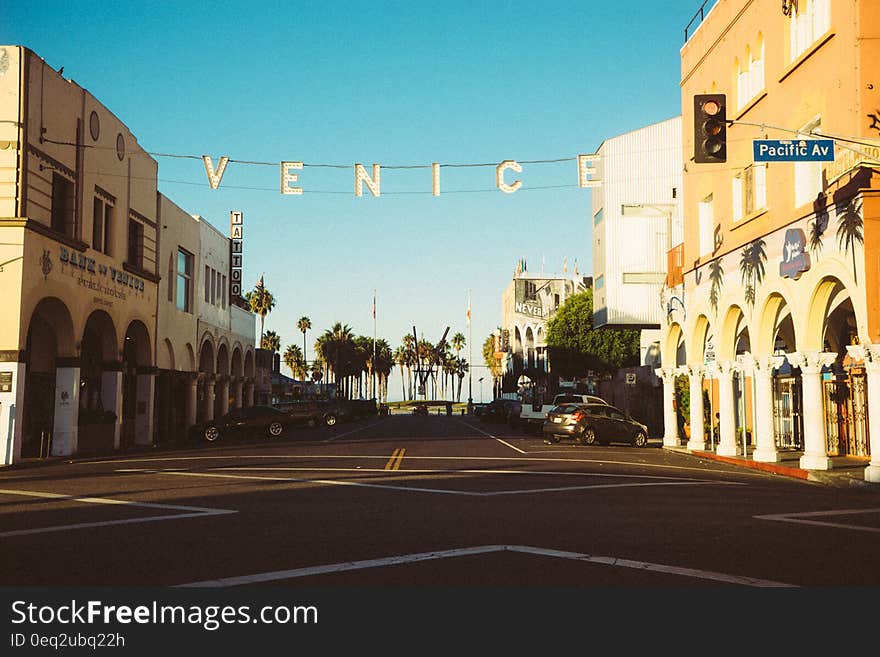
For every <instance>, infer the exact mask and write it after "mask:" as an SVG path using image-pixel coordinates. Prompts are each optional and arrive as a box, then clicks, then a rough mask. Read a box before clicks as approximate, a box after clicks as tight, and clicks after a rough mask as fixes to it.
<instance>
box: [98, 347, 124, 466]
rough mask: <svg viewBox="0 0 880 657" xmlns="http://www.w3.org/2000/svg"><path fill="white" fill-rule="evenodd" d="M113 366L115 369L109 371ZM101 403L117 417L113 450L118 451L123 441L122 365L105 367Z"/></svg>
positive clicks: (114, 426)
mask: <svg viewBox="0 0 880 657" xmlns="http://www.w3.org/2000/svg"><path fill="white" fill-rule="evenodd" d="M111 366H112V367H114V369H108V368H109V367H111ZM116 368H118V369H116ZM101 402H102V403H103V405H104V410H105V411H112V412H113V413H114V414H115V415H116V420H115V421H114V422H113V449H114V450H117V449H119V446H120V444H121V440H122V365H121V364H120V363H116V364H112V365H110V364H107V365H105V369H104V372H103V373H102V374H101Z"/></svg>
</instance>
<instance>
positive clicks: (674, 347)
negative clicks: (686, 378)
mask: <svg viewBox="0 0 880 657" xmlns="http://www.w3.org/2000/svg"><path fill="white" fill-rule="evenodd" d="M660 359H661V362H662V364H663V367H676V366H677V365H684V364H685V362H686V360H687V346H686V345H685V340H684V331H682V328H681V325H680V324H678V323H677V322H674V323H672V324H670V326H669V330H668V331H667V332H666V342H665V345H664V346H663V348H662V353H661V356H660Z"/></svg>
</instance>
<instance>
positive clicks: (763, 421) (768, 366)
mask: <svg viewBox="0 0 880 657" xmlns="http://www.w3.org/2000/svg"><path fill="white" fill-rule="evenodd" d="M784 362H785V358H783V357H782V356H761V357H759V358H756V359H755V363H754V369H753V370H752V375H753V377H754V386H755V404H754V408H753V410H754V414H755V426H754V430H755V451H754V453H753V454H752V459H754V460H755V461H761V462H764V463H776V462H778V461H779V460H780V457H779V451H778V450H777V449H776V435H775V433H774V428H773V370H775V369H778V368H780V367H782V364H783V363H784Z"/></svg>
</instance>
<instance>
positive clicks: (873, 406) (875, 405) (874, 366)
mask: <svg viewBox="0 0 880 657" xmlns="http://www.w3.org/2000/svg"><path fill="white" fill-rule="evenodd" d="M858 348H861V349H863V350H864V351H863V354H861V355H862V359H863V360H864V361H865V373H866V375H867V379H868V448H869V449H870V450H871V462H870V463H869V464H868V467H866V468H865V481H869V482H871V483H874V484H880V344H863V345H857V346H856V349H858ZM846 349H847V351H850V349H852V347H847V348H846ZM850 355H852V356H853V357H856V354H853V353H852V352H850ZM874 424H876V425H877V426H876V430H875V431H872V430H871V429H872V428H874V427H872V425H874Z"/></svg>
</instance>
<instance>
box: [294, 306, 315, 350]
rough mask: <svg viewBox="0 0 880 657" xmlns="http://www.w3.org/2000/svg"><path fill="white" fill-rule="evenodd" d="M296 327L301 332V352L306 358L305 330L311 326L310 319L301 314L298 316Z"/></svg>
mask: <svg viewBox="0 0 880 657" xmlns="http://www.w3.org/2000/svg"><path fill="white" fill-rule="evenodd" d="M296 328H298V329H299V330H300V332H301V333H302V334H303V351H302V353H303V358H306V354H307V352H306V331H308V330H309V329H310V328H312V320H310V319H309V318H308V317H306V316H305V315H303V316H302V317H300V318H299V320H297V322H296Z"/></svg>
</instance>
